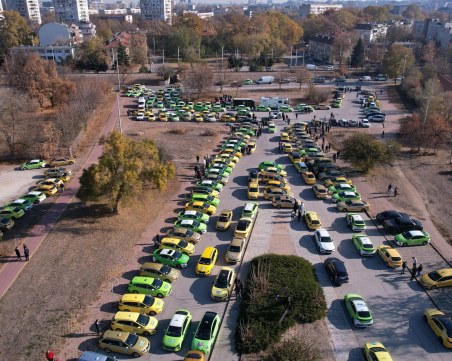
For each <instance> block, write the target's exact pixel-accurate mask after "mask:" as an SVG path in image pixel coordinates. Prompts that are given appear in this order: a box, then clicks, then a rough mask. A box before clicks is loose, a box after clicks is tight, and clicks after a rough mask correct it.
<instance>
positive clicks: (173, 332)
mask: <svg viewBox="0 0 452 361" xmlns="http://www.w3.org/2000/svg"><path fill="white" fill-rule="evenodd" d="M166 335H167V336H172V337H178V336H181V335H182V328H181V327H176V326H171V325H170V326H169V327H168V330H166Z"/></svg>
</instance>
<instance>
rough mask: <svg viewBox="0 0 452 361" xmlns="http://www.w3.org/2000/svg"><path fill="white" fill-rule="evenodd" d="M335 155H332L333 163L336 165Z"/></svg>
mask: <svg viewBox="0 0 452 361" xmlns="http://www.w3.org/2000/svg"><path fill="white" fill-rule="evenodd" d="M336 157H337V156H336V153H334V154H333V163H336Z"/></svg>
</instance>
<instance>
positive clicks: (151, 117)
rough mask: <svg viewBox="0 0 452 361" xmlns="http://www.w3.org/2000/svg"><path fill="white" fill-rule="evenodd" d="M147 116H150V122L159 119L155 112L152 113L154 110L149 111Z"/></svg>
mask: <svg viewBox="0 0 452 361" xmlns="http://www.w3.org/2000/svg"><path fill="white" fill-rule="evenodd" d="M145 114H146V113H145ZM147 117H148V121H150V122H155V121H156V119H157V118H156V116H155V114H154V113H152V112H148V114H147Z"/></svg>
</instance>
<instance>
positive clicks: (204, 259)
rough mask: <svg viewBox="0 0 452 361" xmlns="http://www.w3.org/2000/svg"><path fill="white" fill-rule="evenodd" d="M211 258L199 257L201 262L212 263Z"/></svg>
mask: <svg viewBox="0 0 452 361" xmlns="http://www.w3.org/2000/svg"><path fill="white" fill-rule="evenodd" d="M211 261H212V260H211V259H210V258H206V257H201V258H200V259H199V264H207V265H208V264H210V263H211Z"/></svg>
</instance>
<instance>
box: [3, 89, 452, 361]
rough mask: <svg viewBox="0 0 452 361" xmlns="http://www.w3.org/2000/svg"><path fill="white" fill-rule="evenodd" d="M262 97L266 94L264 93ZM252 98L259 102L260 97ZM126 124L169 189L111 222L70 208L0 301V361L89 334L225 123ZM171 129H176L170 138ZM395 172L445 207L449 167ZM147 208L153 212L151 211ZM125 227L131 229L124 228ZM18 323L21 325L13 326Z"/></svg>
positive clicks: (95, 209)
mask: <svg viewBox="0 0 452 361" xmlns="http://www.w3.org/2000/svg"><path fill="white" fill-rule="evenodd" d="M265 93H267V94H268V90H266V92H265ZM284 94H285V96H287V97H289V98H291V97H293V98H299V97H300V93H299V91H298V90H292V91H291V92H286V91H284ZM254 95H255V96H256V97H258V96H260V94H258V93H255V94H253V96H254ZM275 95H277V94H275ZM110 105H111V103H110ZM106 118H107V117H105V118H104V119H102V118H101V117H98V119H97V121H96V122H94V123H92V124H91V125H90V131H89V134H90V136H89V137H88V138H87V141H86V143H85V144H84V148H83V149H84V150H85V151H87V150H89V146H90V145H91V144H93V142H95V141H96V137H95V134H97V132H98V130H99V129H100V128H101V127H102V126H103V123H104V121H105V119H106ZM127 124H128V125H127V127H125V133H126V134H128V135H130V136H132V137H134V138H137V139H138V138H139V139H142V138H145V137H149V138H152V139H154V140H155V141H156V143H157V144H158V145H159V146H161V147H162V148H163V149H164V153H165V154H167V155H168V156H169V157H171V158H172V159H173V160H174V162H175V163H176V165H177V176H176V178H175V179H174V180H173V181H172V182H171V184H169V187H168V191H166V192H164V193H161V194H156V193H155V192H154V191H149V192H147V193H146V194H145V195H144V196H143V197H142V199H141V200H140V201H139V202H135V203H134V204H133V207H130V208H128V209H122V210H121V212H120V214H119V215H118V216H115V217H112V216H111V215H110V214H109V213H108V212H107V210H106V207H105V206H104V205H101V204H96V205H88V206H87V205H84V204H81V203H79V202H77V201H75V202H73V203H72V204H71V205H70V206H69V207H68V208H67V210H66V212H65V214H64V215H63V217H62V218H61V220H60V221H59V222H58V223H57V225H56V226H55V227H54V229H53V230H52V231H51V232H50V234H49V236H48V237H47V238H46V239H45V240H44V242H43V244H42V245H41V247H40V249H39V250H38V252H37V254H36V255H35V256H34V257H33V259H32V261H31V262H30V264H29V265H27V269H26V270H25V271H24V272H22V274H21V275H20V276H19V277H18V278H17V280H16V281H15V283H14V285H13V286H12V287H11V288H10V290H9V291H8V292H7V294H6V295H5V296H4V297H3V298H2V299H1V300H0V314H1V315H2V317H1V318H0V328H1V329H2V330H3V332H2V333H1V334H0V343H1V344H2V345H3V347H2V348H1V349H0V359H3V360H10V359H14V360H15V361H16V360H17V361H21V360H40V359H42V357H43V353H44V351H45V350H46V349H48V348H52V349H55V350H61V349H62V348H63V344H64V343H65V342H66V341H69V342H68V343H69V344H72V343H76V341H77V337H79V336H80V335H81V333H83V332H86V333H90V330H89V327H87V328H86V331H83V332H82V331H80V329H81V327H80V325H82V324H86V323H90V322H91V321H90V320H87V319H86V311H87V308H88V307H90V306H91V305H93V303H94V302H95V301H96V300H97V299H98V298H99V297H101V294H102V293H106V292H110V287H111V285H112V282H114V279H115V278H116V277H117V276H118V275H120V274H121V273H123V272H124V270H125V269H126V265H128V263H130V254H131V252H132V250H133V247H134V244H135V242H136V240H137V239H138V237H140V235H141V234H142V233H143V231H144V229H145V228H147V227H149V225H150V224H152V223H153V222H154V221H155V220H156V219H160V218H162V217H167V215H166V214H165V215H162V214H160V212H161V209H163V207H160V205H162V204H164V203H165V201H166V200H168V199H170V198H171V197H174V194H180V193H181V187H182V186H183V185H184V184H185V182H186V180H187V176H189V177H190V178H191V177H192V175H193V171H192V169H191V168H192V162H193V161H194V159H195V157H196V155H198V154H199V155H204V154H207V153H211V152H212V150H213V147H214V146H215V145H216V144H218V143H219V140H220V138H221V137H223V135H224V134H225V133H223V132H224V131H226V129H227V128H226V127H225V126H224V125H223V124H191V123H180V124H171V123H134V122H128V123H127ZM143 125H146V126H143ZM169 126H171V129H173V128H175V129H180V130H179V131H177V132H174V131H172V132H168V130H169ZM206 129H211V130H213V131H214V135H213V136H200V137H199V135H201V134H203V133H204V132H205V130H206ZM199 139H201V141H199ZM81 157H83V156H82V155H81ZM435 159H437V158H435ZM422 160H425V162H426V163H428V162H430V161H432V162H433V160H430V159H426V158H422ZM427 161H428V162H427ZM410 162H411V163H410ZM436 163H439V162H436ZM394 166H395V168H397V169H401V171H403V172H406V174H407V175H409V177H410V180H411V181H412V182H413V183H414V184H417V185H418V187H419V191H420V192H421V193H422V195H423V197H425V200H426V201H428V204H427V207H428V209H429V211H430V212H432V215H433V216H434V217H435V218H436V216H435V212H438V213H441V207H443V208H444V206H443V205H444V202H441V201H440V199H441V198H443V197H444V195H448V199H450V191H451V190H450V186H449V187H447V185H448V184H447V183H448V182H450V166H442V165H439V164H438V165H437V168H434V166H435V165H434V164H426V165H422V166H420V165H419V161H418V160H416V159H411V158H410V159H407V158H403V157H401V158H400V159H399V160H398V162H397V164H395V165H394ZM415 166H416V167H415ZM443 172H446V173H444V174H443ZM392 174H394V176H395V177H396V173H393V172H388V173H387V174H386V173H383V171H381V172H379V173H378V174H376V175H375V176H374V177H373V178H372V180H371V181H372V182H373V184H374V186H375V187H377V189H379V188H381V187H383V186H384V187H386V186H387V185H386V184H387V182H388V178H387V176H390V175H392ZM426 178H427V179H429V182H428V183H427V182H425V184H424V183H423V180H424V179H426ZM437 178H438V180H437ZM438 190H439V191H438ZM445 192H447V193H445ZM404 199H405V201H406V206H407V207H409V208H411V209H413V206H412V205H413V204H416V203H415V202H413V203H411V200H412V198H411V197H410V195H409V194H406V195H404ZM444 199H447V198H444ZM151 204H152V205H155V204H157V205H158V206H149V205H151ZM448 208H450V206H449V207H448ZM443 212H444V211H443ZM411 213H413V211H412V212H411ZM444 213H445V214H443V215H442V216H438V220H442V219H444V220H445V223H446V224H444V225H443V223H440V224H441V225H442V226H441V227H445V229H447V232H449V233H448V234H449V235H450V232H451V230H450V228H448V227H451V226H450V225H448V224H447V219H450V209H448V211H447V212H444ZM131 224H133V227H130V225H131ZM447 226H448V227H447ZM449 239H450V236H449ZM93 255H94V257H93ZM18 319H20V320H26V322H18ZM303 327H311V326H309V325H308V326H303ZM312 327H313V328H312V330H315V332H318V330H317V326H316V325H313V326H312ZM319 329H322V327H319ZM323 329H324V331H325V332H326V333H325V334H324V335H323V334H322V339H326V338H327V337H328V331H327V329H326V327H323ZM91 331H92V330H91ZM315 332H314V331H310V334H311V335H315V336H313V338H314V339H315V338H316V337H317V334H316V333H315ZM322 332H323V331H322ZM17 350H22V351H17ZM325 352H326V354H325V358H324V359H325V360H330V359H332V356H331V354H330V352H331V351H325ZM11 355H14V357H11ZM330 356H331V358H329V357H330Z"/></svg>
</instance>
